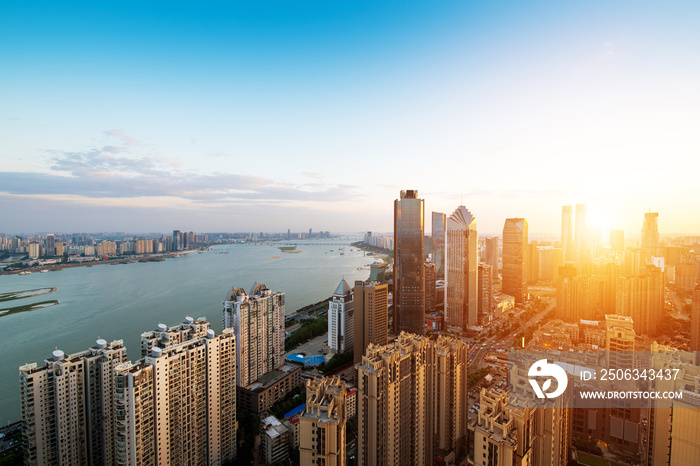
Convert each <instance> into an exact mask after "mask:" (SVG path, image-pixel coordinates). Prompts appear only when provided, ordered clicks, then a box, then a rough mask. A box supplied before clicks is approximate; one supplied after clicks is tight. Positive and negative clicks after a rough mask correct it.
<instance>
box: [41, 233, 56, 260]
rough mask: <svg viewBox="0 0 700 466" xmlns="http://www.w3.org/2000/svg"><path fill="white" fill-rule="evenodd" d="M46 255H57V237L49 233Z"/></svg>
mask: <svg viewBox="0 0 700 466" xmlns="http://www.w3.org/2000/svg"><path fill="white" fill-rule="evenodd" d="M44 255H45V256H55V255H56V236H55V235H54V234H53V233H49V234H48V235H46V251H44Z"/></svg>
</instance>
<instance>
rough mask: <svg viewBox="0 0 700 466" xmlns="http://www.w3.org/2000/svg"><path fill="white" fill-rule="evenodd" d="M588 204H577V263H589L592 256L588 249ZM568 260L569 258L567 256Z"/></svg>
mask: <svg viewBox="0 0 700 466" xmlns="http://www.w3.org/2000/svg"><path fill="white" fill-rule="evenodd" d="M586 210H587V207H586V204H576V236H575V237H574V241H575V242H576V261H577V264H583V263H587V262H588V259H589V258H590V253H589V251H588V224H587V222H586ZM566 261H567V262H568V261H569V259H568V258H567V259H566Z"/></svg>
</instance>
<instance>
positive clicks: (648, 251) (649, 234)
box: [642, 212, 661, 258]
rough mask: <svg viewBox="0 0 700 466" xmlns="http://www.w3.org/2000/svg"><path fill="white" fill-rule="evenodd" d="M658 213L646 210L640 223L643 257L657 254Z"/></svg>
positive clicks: (658, 245) (658, 244)
mask: <svg viewBox="0 0 700 466" xmlns="http://www.w3.org/2000/svg"><path fill="white" fill-rule="evenodd" d="M660 246H661V244H660V243H659V213H658V212H646V213H645V214H644V224H643V225H642V253H643V254H644V257H645V258H647V257H651V256H659V255H660V252H659V249H660Z"/></svg>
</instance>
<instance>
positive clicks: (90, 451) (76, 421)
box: [19, 340, 126, 465]
mask: <svg viewBox="0 0 700 466" xmlns="http://www.w3.org/2000/svg"><path fill="white" fill-rule="evenodd" d="M124 361H126V348H124V345H123V342H122V340H117V341H113V342H112V343H109V344H108V343H107V342H106V341H105V340H97V344H96V345H95V346H93V347H92V348H90V349H88V350H87V351H83V352H80V353H75V354H71V355H69V356H66V355H65V354H64V352H63V351H61V350H56V351H54V352H53V357H52V358H51V359H47V360H46V361H45V362H44V365H43V366H41V367H39V366H37V364H36V363H32V364H26V365H24V366H21V367H20V368H19V370H20V393H21V397H20V403H21V406H22V436H23V450H24V464H30V465H32V464H35V465H43V464H58V465H60V464H70V465H92V464H114V462H115V461H116V455H115V451H114V447H115V429H114V422H115V419H116V418H115V416H116V415H118V413H116V412H115V406H114V401H115V399H114V392H113V389H114V386H115V383H114V372H113V369H114V367H116V366H117V365H118V364H120V363H122V362H124Z"/></svg>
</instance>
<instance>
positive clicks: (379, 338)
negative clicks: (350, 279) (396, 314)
mask: <svg viewBox="0 0 700 466" xmlns="http://www.w3.org/2000/svg"><path fill="white" fill-rule="evenodd" d="M353 295H354V302H355V311H354V312H355V325H354V338H353V339H354V353H353V354H354V356H353V358H354V361H355V363H356V364H357V363H358V362H360V361H361V360H362V355H363V354H364V353H365V350H366V349H367V346H369V344H370V343H372V344H375V345H385V344H386V343H387V339H388V336H389V285H380V284H379V283H374V282H362V281H359V280H358V281H356V282H355V288H354V290H353Z"/></svg>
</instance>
